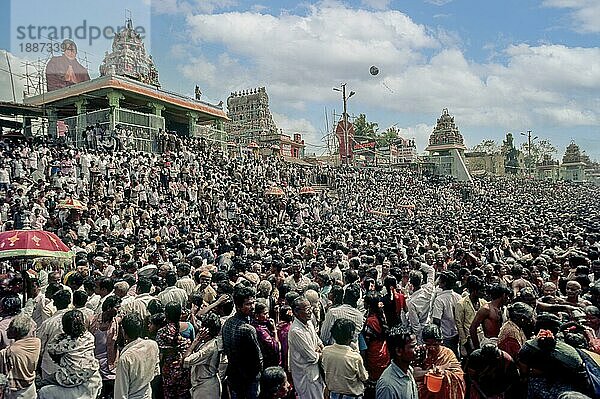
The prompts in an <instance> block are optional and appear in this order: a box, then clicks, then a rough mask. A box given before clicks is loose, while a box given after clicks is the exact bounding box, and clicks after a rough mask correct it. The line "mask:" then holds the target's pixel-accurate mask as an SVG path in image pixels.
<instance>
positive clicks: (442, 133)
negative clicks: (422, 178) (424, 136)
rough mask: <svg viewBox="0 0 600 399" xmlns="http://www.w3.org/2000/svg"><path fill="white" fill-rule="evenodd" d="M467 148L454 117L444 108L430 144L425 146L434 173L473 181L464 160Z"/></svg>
mask: <svg viewBox="0 0 600 399" xmlns="http://www.w3.org/2000/svg"><path fill="white" fill-rule="evenodd" d="M466 149H467V147H466V146H465V143H464V139H463V136H462V134H460V131H459V130H458V127H457V126H456V123H455V122H454V117H453V116H450V113H449V112H448V109H447V108H444V109H443V110H442V115H441V116H440V117H439V118H438V120H437V123H436V125H435V128H434V129H433V132H432V133H431V135H430V136H429V145H428V146H427V148H425V151H428V152H429V156H428V157H427V160H428V162H429V163H430V164H433V171H434V173H435V174H437V175H443V176H452V177H454V178H456V179H457V180H459V181H472V178H471V175H470V174H469V171H468V170H467V166H466V164H465V160H464V154H465V150H466Z"/></svg>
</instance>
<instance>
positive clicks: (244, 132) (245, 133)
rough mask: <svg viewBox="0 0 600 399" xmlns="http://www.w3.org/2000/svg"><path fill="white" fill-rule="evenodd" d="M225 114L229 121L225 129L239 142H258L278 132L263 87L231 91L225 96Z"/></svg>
mask: <svg viewBox="0 0 600 399" xmlns="http://www.w3.org/2000/svg"><path fill="white" fill-rule="evenodd" d="M227 116H228V117H229V119H230V122H228V123H227V124H226V127H225V130H227V132H228V133H229V135H230V137H231V138H234V139H237V141H238V142H239V143H241V144H248V143H250V142H258V141H261V140H262V139H264V137H265V136H269V135H276V134H277V133H278V129H277V126H276V125H275V122H274V121H273V116H272V115H271V111H270V109H269V96H268V95H267V91H266V89H265V88H264V87H259V88H254V89H249V90H242V91H236V92H232V93H231V94H230V95H229V97H228V98H227Z"/></svg>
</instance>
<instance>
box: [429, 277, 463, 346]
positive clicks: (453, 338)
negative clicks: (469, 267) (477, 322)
mask: <svg viewBox="0 0 600 399" xmlns="http://www.w3.org/2000/svg"><path fill="white" fill-rule="evenodd" d="M455 284H456V275H455V274H454V273H453V272H450V271H445V272H442V273H440V278H439V281H438V285H439V287H440V289H441V290H442V292H440V293H438V294H437V295H436V297H435V300H434V301H433V311H432V317H433V323H434V324H436V325H437V326H439V327H440V329H441V330H442V335H443V336H444V346H445V347H446V348H449V349H452V352H454V354H455V355H456V357H457V358H460V352H459V351H458V343H459V337H458V328H457V327H456V321H455V318H454V308H455V307H456V304H457V303H458V301H460V299H461V298H462V297H461V296H460V294H458V293H456V292H454V290H453V288H454V286H455Z"/></svg>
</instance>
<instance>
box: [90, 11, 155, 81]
mask: <svg viewBox="0 0 600 399" xmlns="http://www.w3.org/2000/svg"><path fill="white" fill-rule="evenodd" d="M106 75H120V76H127V77H128V78H131V79H134V80H138V81H140V82H142V83H146V84H149V85H152V86H156V87H160V83H159V81H158V70H157V69H156V67H155V66H154V61H153V60H152V56H151V55H150V54H146V47H145V46H144V41H143V40H142V37H141V36H140V34H139V33H138V32H136V31H135V28H134V27H133V22H132V21H131V19H127V21H126V22H125V28H124V29H122V30H120V31H118V32H115V36H114V39H113V44H112V52H110V53H109V52H108V51H107V52H106V53H105V55H104V60H103V61H102V64H101V65H100V76H106Z"/></svg>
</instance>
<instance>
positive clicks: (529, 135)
mask: <svg viewBox="0 0 600 399" xmlns="http://www.w3.org/2000/svg"><path fill="white" fill-rule="evenodd" d="M521 135H522V136H527V157H528V158H529V164H528V165H527V172H528V174H529V178H530V179H531V166H532V161H533V159H532V158H531V142H532V141H533V140H536V139H537V138H538V136H535V137H533V138H531V130H528V131H527V134H525V133H523V132H521Z"/></svg>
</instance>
